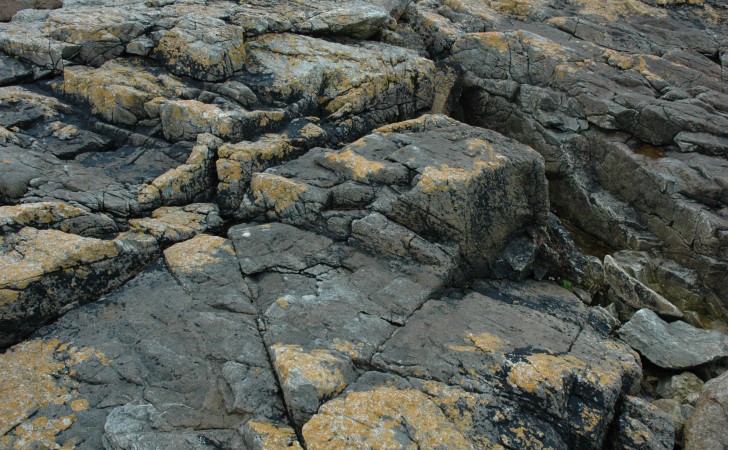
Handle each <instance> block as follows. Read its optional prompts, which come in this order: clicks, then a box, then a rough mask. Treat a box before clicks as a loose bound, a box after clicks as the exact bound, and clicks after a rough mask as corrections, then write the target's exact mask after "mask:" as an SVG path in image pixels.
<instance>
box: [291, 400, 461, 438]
mask: <svg viewBox="0 0 729 450" xmlns="http://www.w3.org/2000/svg"><path fill="white" fill-rule="evenodd" d="M302 432H303V435H304V439H305V440H306V444H307V448H309V449H312V450H319V449H341V448H396V449H401V448H407V449H415V448H457V449H471V448H474V445H473V443H472V442H470V441H469V440H468V439H466V438H465V437H464V436H463V434H462V433H461V432H460V431H459V430H458V428H457V427H456V426H455V425H454V424H453V423H451V422H450V421H449V420H448V418H447V417H446V416H445V414H443V412H442V411H441V410H440V409H439V408H438V407H437V406H436V405H435V404H434V403H433V402H432V401H431V400H430V399H429V398H428V397H427V396H426V395H425V394H423V393H422V392H420V391H417V390H414V389H398V388H395V387H392V386H380V387H376V388H374V389H372V390H369V391H365V392H350V393H348V394H347V395H345V396H344V397H339V398H336V399H334V400H331V401H329V402H327V403H325V404H324V405H322V407H321V408H319V413H318V414H316V415H315V416H314V417H313V418H312V419H311V420H310V421H309V422H307V423H306V424H305V425H304V427H303V430H302ZM408 441H410V442H409V443H408Z"/></svg>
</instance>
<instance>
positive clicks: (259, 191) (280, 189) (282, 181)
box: [251, 173, 309, 213]
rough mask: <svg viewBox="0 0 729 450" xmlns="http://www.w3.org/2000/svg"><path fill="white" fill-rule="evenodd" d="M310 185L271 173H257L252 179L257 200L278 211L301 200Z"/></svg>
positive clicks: (252, 189)
mask: <svg viewBox="0 0 729 450" xmlns="http://www.w3.org/2000/svg"><path fill="white" fill-rule="evenodd" d="M308 189H309V188H308V186H306V185H305V184H302V183H297V182H295V181H292V180H289V179H288V178H284V177H280V176H278V175H274V174H270V173H257V174H255V175H254V176H253V179H252V180H251V191H252V192H253V196H254V197H255V198H256V200H257V201H259V202H261V203H263V204H264V205H266V207H268V208H273V209H274V210H275V211H276V212H277V213H280V212H283V211H284V210H286V209H287V208H289V207H291V206H292V205H294V204H295V203H297V202H299V201H301V194H303V193H304V192H306V191H307V190H308Z"/></svg>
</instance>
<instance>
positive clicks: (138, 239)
mask: <svg viewBox="0 0 729 450" xmlns="http://www.w3.org/2000/svg"><path fill="white" fill-rule="evenodd" d="M158 251H159V248H158V246H157V243H156V242H155V241H154V240H151V241H150V239H149V238H148V237H146V236H143V235H141V236H138V235H135V234H131V233H130V234H123V235H120V236H119V237H118V238H116V239H114V240H101V239H94V238H85V237H80V236H76V235H73V234H68V233H63V232H61V231H56V230H37V229H35V228H31V227H25V228H23V229H22V230H20V231H19V232H18V233H10V234H6V235H4V236H2V237H1V238H0V274H2V275H0V324H1V325H2V330H3V331H2V334H0V345H3V346H6V345H8V344H10V343H12V342H14V341H17V339H18V338H19V337H23V336H26V335H28V334H30V333H31V332H32V331H34V330H35V329H37V328H38V327H39V326H41V325H43V324H44V323H46V322H47V321H48V320H50V319H53V318H55V317H57V316H58V315H59V314H60V313H61V312H63V310H64V309H67V308H68V307H73V306H77V305H79V304H83V303H86V302H89V301H91V300H95V299H96V298H98V297H99V296H100V295H102V294H104V293H107V292H110V291H112V290H114V289H115V288H117V287H119V286H121V285H122V284H123V283H124V282H125V281H127V280H129V279H130V278H131V277H132V276H134V275H135V274H136V273H137V272H138V270H139V267H140V266H143V265H144V264H145V263H147V262H148V261H149V260H150V259H152V258H153V257H154V255H155V254H156V253H157V252H158Z"/></svg>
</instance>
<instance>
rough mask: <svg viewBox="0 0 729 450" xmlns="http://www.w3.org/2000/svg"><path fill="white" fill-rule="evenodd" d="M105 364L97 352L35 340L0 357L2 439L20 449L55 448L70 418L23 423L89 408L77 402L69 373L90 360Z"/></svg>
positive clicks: (79, 401) (0, 424) (0, 433)
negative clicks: (61, 410)
mask: <svg viewBox="0 0 729 450" xmlns="http://www.w3.org/2000/svg"><path fill="white" fill-rule="evenodd" d="M92 357H93V358H96V359H97V360H98V361H99V362H100V363H102V364H108V363H109V361H108V359H106V358H105V357H104V355H103V354H102V353H101V352H99V351H98V350H96V349H93V348H89V347H85V348H77V347H75V346H70V345H68V344H63V345H60V343H59V342H58V341H57V340H50V341H46V340H41V339H34V340H30V341H26V342H23V343H22V344H18V345H16V346H15V347H12V348H11V349H9V350H8V351H7V352H6V353H4V354H2V355H0V435H6V434H7V433H8V432H9V431H10V430H14V431H13V433H11V434H9V435H7V436H5V439H6V441H8V442H11V441H13V440H14V438H15V437H17V438H19V440H18V441H15V445H16V447H17V446H19V448H38V447H39V446H40V447H44V448H59V446H58V445H57V444H56V443H55V441H54V437H55V436H56V435H57V434H58V433H60V432H61V431H63V430H65V429H67V428H68V427H69V426H71V424H73V421H74V420H75V416H74V415H69V416H65V417H60V418H58V419H48V418H47V417H45V416H43V415H40V416H38V417H36V418H35V419H33V420H27V419H28V418H29V417H30V416H32V415H33V414H35V413H36V412H37V411H39V410H41V409H42V408H45V407H47V406H49V405H64V404H68V406H69V407H70V408H71V409H72V410H74V411H81V410H83V409H86V408H88V401H86V400H84V399H76V398H74V397H75V391H74V389H73V386H74V382H73V380H72V379H71V378H70V377H69V374H70V373H71V372H72V368H73V367H74V366H75V365H77V364H79V363H80V362H82V361H86V360H88V359H89V358H92Z"/></svg>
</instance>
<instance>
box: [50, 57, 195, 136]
mask: <svg viewBox="0 0 729 450" xmlns="http://www.w3.org/2000/svg"><path fill="white" fill-rule="evenodd" d="M185 89H187V87H186V86H185V85H184V84H183V83H181V82H180V81H179V80H178V79H177V78H175V77H173V76H170V75H167V74H164V73H161V72H159V71H155V70H154V69H153V68H149V66H148V65H144V64H142V63H141V62H139V61H133V60H132V61H129V60H124V59H122V60H114V61H109V62H107V63H105V64H104V65H102V66H101V67H99V68H96V69H94V68H91V67H85V66H73V67H68V68H66V69H65V70H64V73H63V90H64V92H65V93H66V94H68V95H71V96H74V97H76V98H78V99H81V100H83V101H85V102H88V103H89V104H90V105H91V110H92V112H93V113H95V114H98V115H99V116H101V117H102V118H104V119H105V120H107V121H109V122H112V123H120V124H125V125H134V124H136V123H137V122H138V121H139V120H142V119H146V118H149V117H150V115H149V113H148V111H147V107H146V104H147V103H148V102H150V101H151V100H153V99H155V98H157V97H165V98H174V97H178V96H180V95H182V94H183V92H184V91H185Z"/></svg>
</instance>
